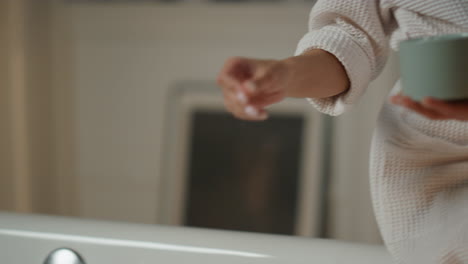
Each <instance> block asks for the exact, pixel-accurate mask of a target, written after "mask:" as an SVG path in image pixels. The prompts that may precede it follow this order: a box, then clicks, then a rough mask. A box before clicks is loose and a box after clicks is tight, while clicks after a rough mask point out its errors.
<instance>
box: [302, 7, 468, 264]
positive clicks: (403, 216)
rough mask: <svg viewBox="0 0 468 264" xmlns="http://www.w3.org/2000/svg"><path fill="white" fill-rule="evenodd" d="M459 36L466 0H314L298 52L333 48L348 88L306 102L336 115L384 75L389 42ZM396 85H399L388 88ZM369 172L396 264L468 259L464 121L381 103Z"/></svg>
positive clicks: (467, 125) (467, 24) (466, 19)
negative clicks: (439, 118)
mask: <svg viewBox="0 0 468 264" xmlns="http://www.w3.org/2000/svg"><path fill="white" fill-rule="evenodd" d="M459 32H468V0H380V1H378V0H319V1H318V2H317V3H316V5H315V6H314V8H313V9H312V12H311V16H310V22H309V32H308V33H307V34H306V35H305V36H304V37H303V38H302V39H301V41H300V42H299V45H298V48H297V51H296V54H297V55H298V54H301V53H303V52H304V51H306V50H308V49H313V48H319V49H324V50H326V51H328V52H330V53H332V54H334V55H335V56H336V57H337V58H338V59H339V60H340V61H341V63H342V64H343V66H344V67H345V69H346V71H347V74H348V77H349V79H350V82H351V87H350V90H348V91H347V92H346V93H344V94H341V95H338V96H335V97H332V98H327V99H309V101H310V102H311V103H312V104H313V105H314V106H315V107H316V108H317V109H318V110H319V111H321V112H324V113H327V114H330V115H339V114H341V113H343V112H345V111H347V110H348V109H349V108H350V107H351V106H352V105H353V104H354V103H355V102H356V100H358V99H359V98H360V96H361V95H362V94H363V92H364V91H365V89H366V88H367V86H368V84H369V82H370V81H371V80H372V79H374V78H375V77H376V76H377V75H378V74H379V73H380V71H381V69H382V68H383V65H384V64H385V60H386V57H387V54H388V51H389V48H390V47H392V48H393V49H397V47H398V43H399V42H400V41H402V40H405V39H409V38H416V37H421V36H432V35H440V34H450V33H459ZM466 70H467V74H468V69H466ZM467 89H468V87H467ZM399 90H400V86H399V83H397V84H396V85H395V88H394V89H393V93H395V92H398V91H399ZM370 177H371V186H372V196H373V197H372V198H373V203H374V210H375V213H376V217H377V220H378V223H379V226H380V230H381V233H382V236H383V239H384V241H385V244H386V245H387V247H388V249H389V251H390V253H391V254H392V255H393V257H394V258H395V261H396V262H397V263H408V264H409V263H424V264H431V263H450V264H458V263H468V122H459V121H431V120H428V119H426V118H424V117H422V116H420V115H418V114H416V113H414V112H411V111H410V110H407V109H404V108H402V107H399V106H395V105H392V104H390V103H388V102H387V103H385V105H384V106H383V109H382V111H381V114H380V117H379V120H378V124H377V129H376V131H375V134H374V138H373V143H372V149H371V164H370Z"/></svg>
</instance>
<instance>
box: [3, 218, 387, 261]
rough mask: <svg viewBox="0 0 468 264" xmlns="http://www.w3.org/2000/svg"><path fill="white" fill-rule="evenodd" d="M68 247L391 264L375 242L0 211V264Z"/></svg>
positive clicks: (163, 255) (153, 257)
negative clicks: (360, 242) (368, 243)
mask: <svg viewBox="0 0 468 264" xmlns="http://www.w3.org/2000/svg"><path fill="white" fill-rule="evenodd" d="M63 247H66V248H71V249H73V250H75V251H77V252H78V253H79V254H80V255H81V256H83V257H84V259H85V260H86V263H87V264H93V263H99V264H110V263H112V264H120V263H122V264H123V263H125V264H127V263H132V264H133V263H137V264H140V263H174V264H180V263H191V264H192V263H204V264H215V263H216V264H218V263H223V264H230V263H232V264H234V263H236V264H237V263H239V264H241V263H287V264H296V263H297V264H298V263H320V264H328V263H359V264H365V263H369V264H370V263H372V264H375V263H382V264H385V263H391V260H390V257H389V255H388V253H387V252H386V251H385V249H384V248H383V247H381V246H371V245H360V244H353V243H344V242H337V241H330V240H319V239H308V238H299V237H290V236H278V235H265V234H252V233H242V232H231V231H215V230H209V229H197V228H183V227H167V226H157V225H138V224H128V223H114V222H104V221H92V220H83V219H70V218H64V217H51V216H39V215H21V214H12V213H0V263H7V264H9V263H12V264H16V263H43V261H44V260H45V258H46V257H47V255H48V254H49V253H50V252H51V251H53V250H55V249H57V248H63Z"/></svg>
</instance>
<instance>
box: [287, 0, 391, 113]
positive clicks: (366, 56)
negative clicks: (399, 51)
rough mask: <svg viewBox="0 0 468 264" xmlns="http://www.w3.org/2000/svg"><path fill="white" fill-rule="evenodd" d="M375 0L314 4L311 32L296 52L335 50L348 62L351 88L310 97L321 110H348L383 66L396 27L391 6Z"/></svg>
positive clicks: (318, 2)
mask: <svg viewBox="0 0 468 264" xmlns="http://www.w3.org/2000/svg"><path fill="white" fill-rule="evenodd" d="M379 3H380V1H374V0H372V1H371V0H359V1H358V0H352V1H342V0H319V1H317V3H316V4H315V6H314V7H313V8H312V11H311V13H310V20H309V32H308V33H307V34H306V35H305V36H304V37H303V38H302V39H301V40H300V42H299V44H298V47H297V50H296V53H295V55H300V54H302V53H304V52H305V51H308V50H310V49H322V50H325V51H327V52H329V53H331V54H333V55H334V56H335V57H336V58H337V59H338V60H339V61H340V62H341V63H342V64H343V66H344V68H345V70H346V72H347V74H348V78H349V81H350V87H349V89H348V90H347V91H346V92H344V93H342V94H340V95H336V96H333V97H330V98H320V99H317V98H308V100H309V101H310V102H311V103H312V104H313V105H314V106H315V107H316V108H317V109H318V110H319V111H321V112H323V113H326V114H329V115H339V114H342V113H343V112H346V111H347V110H348V109H349V108H350V107H351V106H352V105H353V104H354V103H355V102H356V101H357V99H359V98H360V97H361V95H362V94H363V93H364V91H365V90H366V88H367V86H368V85H369V82H370V81H371V80H373V79H374V78H375V77H376V76H377V75H378V74H379V73H380V72H381V70H382V68H383V66H384V64H385V61H386V58H387V55H388V51H389V44H388V43H389V35H390V33H391V32H392V30H393V29H394V26H393V24H394V22H393V19H392V14H391V12H390V9H385V8H381V7H380V4H379Z"/></svg>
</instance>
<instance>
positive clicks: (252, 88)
mask: <svg viewBox="0 0 468 264" xmlns="http://www.w3.org/2000/svg"><path fill="white" fill-rule="evenodd" d="M250 73H251V78H248V79H246V80H245V81H244V82H243V83H242V86H243V87H244V89H245V90H246V92H247V93H249V94H251V95H256V94H262V93H275V92H278V89H277V88H278V84H277V81H278V80H277V79H278V75H277V69H276V67H275V66H274V62H272V61H258V60H257V61H251V62H250Z"/></svg>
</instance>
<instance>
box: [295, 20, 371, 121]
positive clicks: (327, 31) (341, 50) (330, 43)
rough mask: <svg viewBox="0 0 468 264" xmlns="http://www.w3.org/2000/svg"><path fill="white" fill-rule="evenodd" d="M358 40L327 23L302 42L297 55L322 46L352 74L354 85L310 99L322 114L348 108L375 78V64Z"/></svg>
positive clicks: (337, 112)
mask: <svg viewBox="0 0 468 264" xmlns="http://www.w3.org/2000/svg"><path fill="white" fill-rule="evenodd" d="M362 41H363V40H360V39H355V37H353V36H351V35H350V34H348V33H347V32H346V31H344V30H342V29H341V28H339V27H336V26H326V27H324V28H322V29H320V30H316V31H311V32H309V33H307V34H306V35H305V36H304V37H303V38H302V39H301V40H300V42H299V44H298V47H297V49H296V52H295V55H296V56H297V55H300V54H302V53H304V52H306V51H308V50H310V49H322V50H325V51H327V52H329V53H331V54H333V55H334V56H335V57H336V58H337V59H338V60H339V61H340V62H341V64H342V65H343V67H344V68H345V70H346V73H347V74H348V78H349V81H350V88H349V89H348V90H347V91H345V92H343V93H341V94H339V95H336V96H332V97H328V98H307V100H308V101H309V102H310V103H311V104H312V105H314V106H315V108H317V110H319V111H320V112H322V113H325V114H329V115H332V116H337V115H340V114H342V113H344V112H346V111H348V110H349V109H350V108H351V107H352V106H353V105H354V104H355V103H356V101H357V100H358V99H359V98H360V97H361V95H362V94H363V93H364V91H365V89H366V88H367V86H368V85H369V82H370V81H371V78H372V63H371V59H370V58H369V56H368V55H367V54H366V53H365V51H364V50H363V49H362V48H361V45H360V44H359V43H358V42H362Z"/></svg>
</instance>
